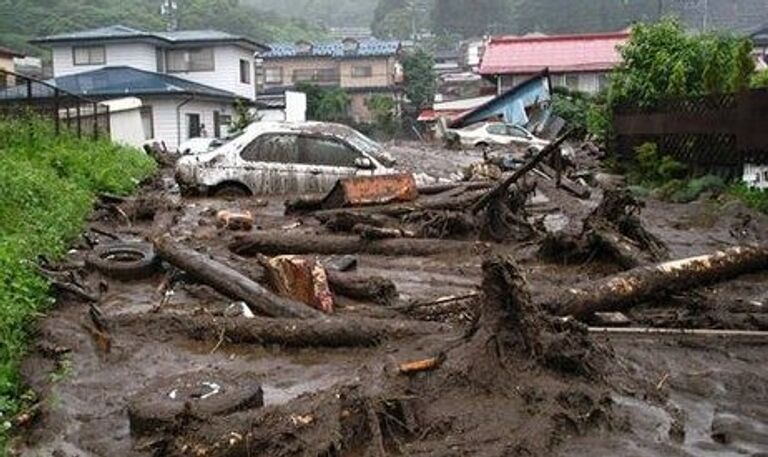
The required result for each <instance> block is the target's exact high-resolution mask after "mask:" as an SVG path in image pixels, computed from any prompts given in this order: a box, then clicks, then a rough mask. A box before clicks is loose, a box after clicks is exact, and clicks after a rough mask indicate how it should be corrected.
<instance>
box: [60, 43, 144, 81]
mask: <svg viewBox="0 0 768 457" xmlns="http://www.w3.org/2000/svg"><path fill="white" fill-rule="evenodd" d="M104 50H105V53H106V62H105V63H104V65H75V64H74V59H73V55H72V46H71V45H68V46H55V47H54V48H53V76H54V77H59V76H66V75H71V74H73V73H83V72H86V71H92V70H98V69H100V68H103V67H115V66H129V67H134V68H138V69H139V70H145V71H157V54H156V52H155V47H154V46H153V45H150V44H146V43H114V44H106V45H105V46H104Z"/></svg>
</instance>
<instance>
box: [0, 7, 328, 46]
mask: <svg viewBox="0 0 768 457" xmlns="http://www.w3.org/2000/svg"><path fill="white" fill-rule="evenodd" d="M160 3H161V2H160V0H0V11H2V14H0V44H1V45H4V46H8V47H11V48H14V49H19V50H22V51H26V52H29V53H32V54H41V52H42V51H41V50H40V49H36V48H34V47H32V46H30V45H29V44H28V43H27V42H28V40H29V39H31V38H33V37H36V36H41V35H49V34H54V33H61V32H69V31H74V30H82V29H87V28H93V27H101V26H105V25H112V24H116V23H119V24H124V25H127V26H132V27H137V28H142V29H147V30H162V29H164V22H163V19H162V18H161V16H160V13H159V11H160ZM179 7H180V11H179V17H180V24H179V26H180V28H182V29H198V28H212V29H219V30H224V31H226V32H231V33H236V34H241V35H245V36H248V37H251V38H254V39H256V40H260V41H265V42H269V41H275V40H296V39H300V38H315V37H318V36H322V35H324V31H323V29H322V28H320V27H318V26H316V25H312V24H309V23H307V22H305V21H303V20H301V19H296V18H286V17H283V16H279V15H277V14H275V13H269V12H265V11H261V10H259V9H257V8H256V7H254V6H253V5H246V4H244V3H243V2H239V1H238V0H180V1H179Z"/></svg>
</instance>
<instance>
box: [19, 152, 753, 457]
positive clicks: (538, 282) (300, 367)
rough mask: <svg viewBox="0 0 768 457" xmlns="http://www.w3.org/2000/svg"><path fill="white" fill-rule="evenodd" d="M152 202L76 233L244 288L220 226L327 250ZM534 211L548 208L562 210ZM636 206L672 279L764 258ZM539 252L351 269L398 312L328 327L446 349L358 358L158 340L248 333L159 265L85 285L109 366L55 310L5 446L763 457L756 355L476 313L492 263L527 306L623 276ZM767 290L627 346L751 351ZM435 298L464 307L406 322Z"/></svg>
mask: <svg viewBox="0 0 768 457" xmlns="http://www.w3.org/2000/svg"><path fill="white" fill-rule="evenodd" d="M425 160H431V159H429V158H428V159H425ZM462 160H463V159H462ZM430 167H431V168H436V169H441V170H443V169H445V170H448V167H445V166H443V165H442V164H441V163H437V162H436V163H435V164H427V166H426V167H424V168H425V169H430ZM167 184H168V175H166V176H165V180H164V181H163V180H157V181H156V182H155V183H152V184H151V185H148V186H146V187H145V189H144V190H143V191H142V198H144V199H145V200H146V201H159V202H161V204H159V205H158V206H157V208H156V210H155V211H149V212H147V211H137V212H136V213H137V215H136V216H132V215H131V214H128V217H127V218H126V217H125V216H124V215H121V214H119V213H116V212H115V211H110V210H109V209H104V208H101V209H97V210H96V212H95V213H94V216H93V220H92V221H91V223H90V227H91V228H94V227H96V228H98V229H99V231H102V232H103V231H106V232H108V233H111V234H114V235H115V236H118V237H120V238H121V239H125V240H131V239H138V240H140V239H149V238H151V237H152V236H156V235H158V234H161V233H162V234H170V236H171V237H173V238H174V239H175V240H177V241H179V242H182V243H184V244H185V245H186V246H188V247H191V248H195V249H197V250H199V251H201V252H204V253H207V254H210V255H213V256H214V257H216V258H217V259H220V260H222V261H225V262H227V263H228V264H229V265H230V266H232V267H233V268H236V269H238V270H239V271H241V272H243V273H244V274H246V275H250V276H251V277H254V278H257V277H260V275H261V274H262V271H261V267H260V266H259V265H258V262H257V260H256V259H248V258H243V257H239V256H236V255H234V254H232V253H231V252H230V251H229V250H228V249H227V246H228V245H229V244H230V243H231V242H232V241H233V240H234V237H235V236H236V234H234V233H232V232H229V231H226V230H222V229H220V228H218V227H217V226H216V221H215V215H216V213H217V212H218V211H219V210H222V209H228V210H250V211H252V212H253V214H254V215H255V225H256V228H255V229H254V230H263V231H275V230H282V231H284V232H286V233H295V234H303V235H304V236H306V237H313V236H315V235H316V234H318V233H327V232H326V231H325V229H324V228H322V227H321V226H320V224H319V223H318V222H317V221H316V220H314V219H313V218H312V217H310V216H290V217H288V216H284V215H283V209H284V208H283V205H282V201H283V200H284V199H283V198H269V199H268V202H269V204H268V205H267V206H266V207H264V206H262V205H261V204H260V203H257V202H255V201H254V200H253V199H239V200H216V199H205V198H181V197H180V196H178V195H176V194H174V193H173V192H172V187H171V186H168V185H167ZM550 200H551V202H550V203H549V204H548V205H549V206H550V207H551V206H553V205H557V204H558V201H559V200H558V198H555V197H552V198H551V199H550ZM562 200H563V201H567V202H568V204H569V205H571V204H574V203H573V202H572V201H571V197H562ZM646 204H647V207H646V208H645V210H644V211H643V213H642V219H643V222H644V223H645V224H646V227H647V228H648V229H649V230H650V231H651V232H652V233H653V234H654V235H656V236H657V237H659V238H660V239H661V240H663V241H664V242H665V243H666V244H667V246H668V247H669V249H670V257H671V258H680V257H686V256H691V255H698V254H706V253H709V252H712V251H714V250H717V249H722V248H726V247H730V246H735V245H738V244H741V243H743V242H745V241H746V242H749V241H763V242H765V241H768V221H767V220H766V218H765V217H764V216H760V215H757V214H754V213H752V212H751V211H749V210H747V209H746V208H744V207H743V206H741V205H740V204H738V203H736V202H726V203H723V202H715V201H708V200H704V201H699V202H695V203H693V204H689V205H673V204H666V203H660V202H657V201H648V202H646ZM142 205H145V206H146V205H147V203H143V204H142ZM542 211H546V210H545V209H542ZM139 213H140V214H139ZM145 213H146V214H145ZM148 213H152V214H151V215H149V214H148ZM138 216H141V217H138ZM88 236H89V238H91V239H92V240H97V241H99V240H100V241H102V242H104V241H108V238H107V237H105V236H104V235H99V234H98V233H94V232H89V235H88ZM76 249H77V250H76V252H73V253H72V254H71V256H70V258H69V259H68V261H67V264H68V265H69V266H70V267H71V268H74V269H76V270H82V269H81V268H79V266H80V263H82V262H83V260H84V258H85V256H86V255H87V252H88V250H89V248H88V246H87V243H85V242H82V243H80V245H79V246H76ZM537 251H538V246H537V245H536V243H535V242H526V243H518V244H506V245H499V244H490V245H489V247H488V248H486V249H483V250H480V251H476V252H465V253H460V252H456V253H441V254H436V255H432V256H427V257H410V256H397V257H392V256H371V255H359V256H358V258H357V260H358V262H357V263H358V267H357V269H356V274H359V275H363V276H380V277H383V278H386V279H389V280H391V281H392V282H393V283H394V284H395V286H396V287H397V291H398V293H399V299H398V301H397V302H396V303H394V304H392V305H391V306H382V305H378V304H376V303H365V302H358V301H355V300H352V299H349V298H345V297H338V301H337V310H336V317H338V318H339V319H344V318H345V317H347V318H350V322H354V319H352V318H375V319H407V318H413V319H424V320H430V321H435V320H436V321H440V322H444V323H446V324H447V325H449V326H450V327H449V328H447V329H445V331H440V332H432V331H426V328H427V324H425V332H424V334H423V335H416V336H406V337H404V338H399V339H396V340H394V339H393V340H383V341H382V342H381V343H380V344H379V345H377V346H371V347H356V348H349V347H346V348H327V347H322V348H320V347H318V348H286V347H282V346H279V345H275V344H267V345H262V344H251V343H249V344H243V343H237V344H236V343H235V342H233V341H230V340H228V339H227V338H226V337H224V336H223V335H224V332H221V333H218V332H217V331H216V330H217V329H218V327H216V326H215V325H216V324H212V327H211V328H210V329H208V330H209V331H207V332H206V333H205V335H203V336H202V337H200V338H192V337H190V335H189V334H188V333H187V332H185V331H181V330H180V329H179V328H178V327H177V326H163V325H156V322H158V317H164V318H166V317H168V316H179V317H184V318H192V317H200V316H202V317H204V318H205V319H208V320H211V321H212V322H216V320H217V319H224V318H226V319H247V318H246V317H244V316H240V317H236V316H238V314H237V309H239V306H240V305H239V304H237V303H233V302H235V300H232V299H229V298H227V297H224V296H222V295H220V294H218V293H217V292H215V291H214V290H213V289H211V288H209V287H207V286H205V285H202V284H199V283H196V282H194V281H192V280H191V279H190V278H188V277H186V275H184V274H183V272H174V271H173V269H171V268H169V266H167V265H165V266H164V268H163V269H162V270H161V271H158V272H157V273H156V274H155V275H154V276H152V277H150V278H148V279H142V280H139V281H128V282H124V281H118V280H115V279H110V278H108V277H106V276H103V275H102V274H100V273H98V272H94V271H88V272H86V278H85V280H84V283H85V284H87V285H88V286H89V287H90V288H91V289H92V291H94V293H99V292H100V293H101V295H100V298H99V301H98V303H97V306H98V308H99V309H100V310H101V312H102V316H103V318H104V321H105V322H106V323H107V325H108V327H109V329H108V333H109V343H108V345H106V347H108V349H109V350H108V351H105V344H104V343H103V341H100V340H99V339H98V338H95V337H94V332H93V331H91V330H89V328H90V326H91V319H90V317H89V307H88V304H85V303H82V302H81V301H79V300H78V299H77V298H75V297H71V296H69V295H66V294H62V295H60V296H59V297H58V298H57V301H56V305H55V307H54V308H53V309H52V311H51V312H50V313H49V314H48V315H47V316H46V317H44V318H42V319H41V320H40V321H39V324H38V331H37V332H36V334H35V336H34V339H33V343H32V347H31V350H30V354H29V356H28V357H27V359H26V360H25V362H24V367H23V375H24V378H25V380H26V382H27V384H28V385H29V387H30V388H31V389H32V390H33V391H34V392H36V393H37V395H38V398H39V399H40V402H41V411H42V413H41V414H40V415H39V417H38V418H37V419H36V421H34V422H33V423H31V424H30V425H28V426H27V427H26V428H24V429H21V430H19V438H18V439H17V442H16V444H15V448H16V449H17V450H18V451H19V453H20V454H21V455H26V456H37V455H51V456H58V457H64V456H69V457H75V456H107V455H119V456H160V455H206V456H217V455H220V456H241V455H242V456H247V455H264V456H313V457H314V456H329V457H330V456H339V457H340V456H345V457H346V456H349V457H353V456H363V455H377V456H380V457H381V456H386V455H391V456H397V455H408V456H470V455H471V456H544V455H563V456H574V455H584V456H586V455H589V456H614V455H637V456H730V455H733V456H737V455H752V456H758V455H765V452H766V450H768V406H767V405H768V387H766V386H768V365H766V364H765V349H766V342H767V340H765V339H764V338H763V339H754V340H736V339H717V338H699V337H691V336H686V337H683V336H664V337H659V336H655V337H654V336H648V335H644V336H638V335H621V336H610V337H607V336H604V335H590V334H588V333H586V327H584V326H581V325H577V324H574V323H563V322H561V321H557V320H552V318H550V317H546V316H543V315H541V316H539V315H538V314H537V313H543V311H540V310H532V311H531V310H529V311H527V312H526V314H525V315H521V316H518V317H517V318H510V314H509V312H505V313H502V314H500V315H496V316H495V317H494V316H493V315H492V313H491V314H489V313H488V312H483V313H481V312H480V310H481V309H482V308H483V307H484V306H486V307H487V306H488V301H489V297H490V296H492V295H493V294H490V295H489V292H488V290H489V289H488V287H487V285H486V287H483V283H484V278H486V281H487V277H488V274H487V271H486V274H485V275H484V272H483V263H484V261H486V260H487V259H488V258H489V256H494V258H505V257H508V258H509V259H511V260H513V261H514V262H515V264H516V265H517V266H518V267H519V271H520V272H521V273H522V275H523V278H522V279H521V280H524V282H525V286H524V287H525V290H528V291H529V292H530V294H531V298H532V303H535V302H536V297H538V296H541V295H544V294H547V293H550V292H552V291H553V290H557V289H559V288H562V287H567V286H569V285H571V284H576V283H580V282H583V281H586V280H593V279H599V278H602V277H605V276H608V275H611V274H615V273H617V272H619V271H621V270H622V268H621V267H620V266H619V265H617V264H616V263H615V262H612V261H610V260H609V259H604V258H601V257H600V256H595V257H594V258H591V259H585V260H584V261H581V262H569V263H568V264H558V263H552V262H547V261H543V260H541V259H540V257H539V256H538V255H537ZM318 257H319V259H320V260H321V261H329V260H332V258H331V256H318ZM502 276H503V275H502ZM512 276H514V275H512ZM168 278H172V280H171V281H170V284H171V285H170V286H169V288H168V289H167V290H166V289H165V288H164V287H163V285H164V284H168V283H169V279H168ZM507 279H510V278H507ZM511 280H514V278H511ZM766 284H768V272H762V273H755V274H751V275H745V276H741V277H739V278H736V279H733V280H729V281H726V282H722V283H719V284H715V285H713V286H708V287H705V288H699V289H696V290H694V291H692V292H687V293H684V294H680V295H676V296H664V297H658V300H653V301H651V302H648V303H643V304H642V305H640V306H638V307H635V308H633V309H632V310H630V311H627V312H626V314H627V315H628V317H629V318H630V319H631V320H632V325H633V326H654V327H679V328H691V327H696V328H709V329H720V328H722V329H741V330H766V316H768V313H766V312H765V306H768V288H766V287H765V285H766ZM521 287H522V286H521ZM478 294H479V295H478ZM449 296H458V297H461V296H467V297H469V298H466V299H459V300H457V301H456V302H449V303H450V304H449V305H435V306H426V307H423V306H415V305H419V304H425V303H429V302H432V301H434V300H437V299H440V298H444V297H449ZM514 296H515V297H519V296H520V295H519V294H516V295H514ZM502 299H503V297H502V295H499V296H496V297H495V300H496V301H498V300H502ZM408 305H411V306H408ZM507 305H509V306H513V307H514V306H515V303H511V304H509V303H508V304H507ZM526 309H528V308H526ZM233 310H234V311H233ZM530 313H533V314H530ZM531 315H535V316H538V317H535V321H530V320H529V318H530V316H531ZM489 316H490V317H489ZM478 318H479V319H478ZM491 318H494V319H496V321H495V323H494V324H491V323H489V319H491ZM255 319H258V317H256V318H255ZM505 322H506V323H507V324H510V327H509V328H505V327H504V325H502V324H503V323H505ZM509 332H511V333H509ZM514 332H523V333H514ZM526 332H532V333H526ZM534 334H535V335H534ZM499 335H501V336H499ZM531 341H538V343H536V344H530V342H531ZM430 357H438V358H439V359H440V361H441V364H440V366H439V367H437V368H436V369H435V370H433V371H428V372H423V373H416V374H411V375H403V374H399V373H398V370H397V366H398V364H399V363H402V362H408V361H416V360H421V359H426V358H430ZM183 399H186V400H183ZM210 399H214V400H215V401H214V402H213V404H209V403H208V400H210ZM179 402H181V403H179ZM153 405H156V406H153Z"/></svg>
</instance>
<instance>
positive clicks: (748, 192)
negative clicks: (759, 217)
mask: <svg viewBox="0 0 768 457" xmlns="http://www.w3.org/2000/svg"><path fill="white" fill-rule="evenodd" d="M728 191H729V193H730V194H732V195H734V196H735V197H737V198H738V199H739V200H741V201H743V202H744V204H745V205H747V206H749V207H750V208H752V209H754V210H757V211H760V212H761V213H765V214H768V190H762V189H757V188H754V187H748V186H747V185H746V184H743V183H739V184H736V185H733V186H731V187H730V189H729V190H728Z"/></svg>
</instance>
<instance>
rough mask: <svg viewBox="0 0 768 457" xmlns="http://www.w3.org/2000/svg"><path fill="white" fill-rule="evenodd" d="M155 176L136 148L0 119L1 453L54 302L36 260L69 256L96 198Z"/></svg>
mask: <svg viewBox="0 0 768 457" xmlns="http://www.w3.org/2000/svg"><path fill="white" fill-rule="evenodd" d="M154 169H155V165H154V162H153V161H152V160H151V159H150V158H149V157H148V156H146V155H145V154H144V153H143V152H140V151H138V150H135V149H131V148H126V147H122V146H117V145H115V144H113V143H111V142H109V141H107V140H99V141H92V140H89V139H78V138H76V137H74V136H73V135H69V134H62V135H60V136H57V135H55V134H54V131H53V129H52V126H50V125H49V124H48V123H47V122H45V121H43V120H41V119H37V118H34V117H30V118H25V119H3V118H0V446H1V447H0V454H3V453H4V449H5V443H6V441H7V438H8V431H9V428H10V418H11V417H12V416H13V415H14V414H15V413H16V412H17V411H18V410H19V408H20V407H21V398H22V395H23V394H24V391H23V386H22V385H21V383H20V379H19V372H18V369H19V363H20V361H21V359H22V357H23V355H24V352H25V349H26V342H27V337H28V335H29V330H30V326H31V324H32V323H33V321H34V319H35V318H36V317H37V316H38V315H39V313H40V312H42V311H45V309H46V308H47V307H48V306H49V305H50V304H51V303H52V300H51V298H50V296H49V294H48V284H47V283H46V281H45V280H44V279H42V278H41V277H39V276H38V275H37V274H36V273H35V270H34V268H33V267H32V265H31V261H32V260H33V259H34V258H35V257H36V256H38V255H46V256H48V257H52V258H56V257H59V256H61V255H62V254H63V253H64V252H65V251H66V249H67V246H68V244H69V243H70V242H71V241H72V240H73V239H74V238H75V237H76V236H77V235H78V233H80V231H81V230H82V229H83V226H84V222H85V218H86V216H87V215H88V213H89V211H90V210H91V207H92V203H93V201H94V198H95V197H96V194H97V193H99V192H111V193H117V194H126V193H130V192H131V191H133V190H134V189H135V188H136V186H137V184H138V183H139V182H140V181H141V180H142V179H144V178H145V177H147V176H149V175H150V174H152V173H153V171H154Z"/></svg>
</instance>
